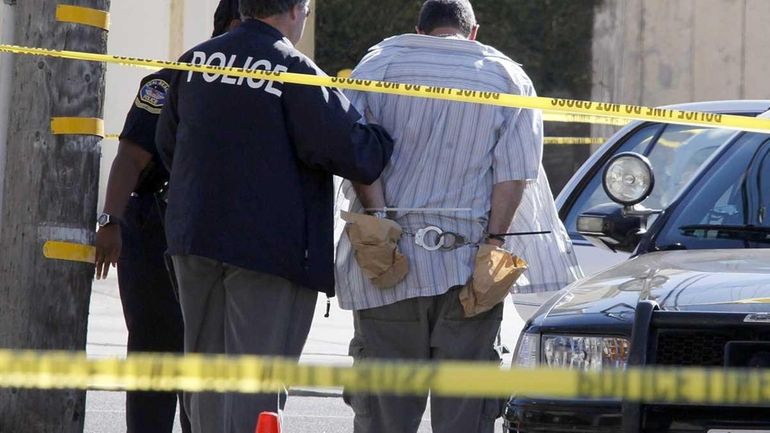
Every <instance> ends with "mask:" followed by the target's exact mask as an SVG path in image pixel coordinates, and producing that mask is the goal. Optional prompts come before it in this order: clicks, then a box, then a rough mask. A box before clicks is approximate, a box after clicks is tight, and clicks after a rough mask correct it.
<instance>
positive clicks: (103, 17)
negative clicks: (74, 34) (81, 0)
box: [56, 5, 110, 30]
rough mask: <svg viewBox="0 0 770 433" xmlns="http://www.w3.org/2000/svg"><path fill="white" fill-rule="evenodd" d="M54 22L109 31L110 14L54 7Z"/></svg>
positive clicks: (96, 10) (95, 10)
mask: <svg viewBox="0 0 770 433" xmlns="http://www.w3.org/2000/svg"><path fill="white" fill-rule="evenodd" d="M56 21H60V22H65V23H74V24H83V25H86V26H91V27H97V28H100V29H102V30H109V29H110V13H109V12H106V11H103V10H99V9H93V8H87V7H82V6H73V5H58V6H56Z"/></svg>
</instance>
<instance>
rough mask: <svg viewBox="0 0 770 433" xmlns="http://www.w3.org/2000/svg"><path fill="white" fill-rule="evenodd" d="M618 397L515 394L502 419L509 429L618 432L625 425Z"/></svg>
mask: <svg viewBox="0 0 770 433" xmlns="http://www.w3.org/2000/svg"><path fill="white" fill-rule="evenodd" d="M621 414H622V410H621V404H620V402H619V401H597V400H592V401H585V400H536V399H529V398H519V397H513V398H511V400H510V401H509V402H508V404H507V405H506V407H505V412H504V414H503V423H504V427H505V428H504V429H503V431H505V432H510V433H566V432H569V433H616V432H619V431H620V430H621V429H622V415H621Z"/></svg>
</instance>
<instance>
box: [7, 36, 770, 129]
mask: <svg viewBox="0 0 770 433" xmlns="http://www.w3.org/2000/svg"><path fill="white" fill-rule="evenodd" d="M0 52H6V53H14V54H27V55H36V56H49V57H57V58H64V59H72V60H86V61H94V62H104V63H116V64H122V65H129V66H138V67H144V68H150V69H157V68H168V69H175V70H181V71H190V72H201V73H208V74H210V76H211V75H212V74H213V75H218V76H222V75H227V76H231V77H247V78H255V79H264V80H270V81H279V82H283V83H292V84H302V85H308V86H326V87H337V88H340V89H349V90H358V91H364V92H376V93H387V94H392V95H402V96H413V97H420V98H432V99H442V100H447V101H456V102H472V103H479V104H489V105H497V106H503V107H519V108H528V109H536V110H543V111H548V112H559V113H567V114H578V115H591V116H603V117H612V118H620V119H628V120H643V121H654V122H665V123H674V124H681V125H694V126H712V127H721V128H729V129H736V130H745V131H754V132H770V118H755V117H745V116H735V115H727V114H715V113H702V112H695V111H681V110H674V109H669V108H653V107H643V106H637V105H623V104H614V103H609V102H591V101H580V100H574V99H559V98H545V97H532V96H521V95H511V94H505V93H497V92H482V91H476V90H464V89H452V88H446V87H432V86H422V85H417V84H406V83H391V82H382V81H370V80H354V79H351V78H339V77H320V76H316V75H305V74H297V73H289V72H277V71H262V70H254V71H251V70H244V69H243V68H229V67H223V66H210V65H199V64H192V63H178V62H171V61H160V60H152V59H141V58H136V57H121V56H113V55H107V54H95V53H83V52H75V51H56V50H48V49H42V48H28V47H20V46H15V45H0Z"/></svg>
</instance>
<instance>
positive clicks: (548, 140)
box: [104, 134, 606, 145]
mask: <svg viewBox="0 0 770 433" xmlns="http://www.w3.org/2000/svg"><path fill="white" fill-rule="evenodd" d="M119 138H120V134H106V135H104V139H105V140H117V139H119ZM605 141H606V139H604V138H599V137H596V138H594V137H545V138H543V144H550V145H555V144H559V145H564V144H586V145H587V144H602V143H604V142H605Z"/></svg>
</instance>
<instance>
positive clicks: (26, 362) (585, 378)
mask: <svg viewBox="0 0 770 433" xmlns="http://www.w3.org/2000/svg"><path fill="white" fill-rule="evenodd" d="M0 386H2V387H11V388H32V389H101V390H135V391H151V390H152V391H172V390H182V391H189V392H202V391H211V392H241V393H258V392H273V391H276V392H277V391H280V390H282V389H283V388H284V387H287V388H288V387H312V388H319V387H320V388H334V387H345V388H346V389H348V390H349V391H351V392H368V393H392V394H401V395H411V394H423V393H426V392H427V391H428V390H430V392H432V393H434V394H436V395H441V396H473V397H507V396H510V395H524V396H529V397H552V398H613V399H625V400H629V401H640V402H658V403H675V404H679V403H697V404H719V405H768V404H770V370H767V369H764V370H758V369H755V370H748V369H746V370H741V369H734V370H724V369H694V368H679V369H671V368H656V369H636V368H629V369H627V370H621V369H608V370H603V371H601V372H583V371H577V370H566V369H558V370H557V369H546V368H539V369H510V370H507V369H502V368H500V367H499V366H497V365H496V364H492V363H464V362H441V363H429V362H423V363H410V362H403V361H391V362H387V361H366V362H358V363H356V364H355V365H354V366H352V367H347V366H333V365H310V364H297V362H296V361H294V360H291V359H285V358H272V357H254V356H241V357H225V356H221V355H186V356H182V355H172V354H157V355H153V354H146V355H131V356H129V357H128V358H127V359H118V358H108V359H88V358H87V357H86V356H85V354H84V353H71V352H32V351H10V350H0Z"/></svg>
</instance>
